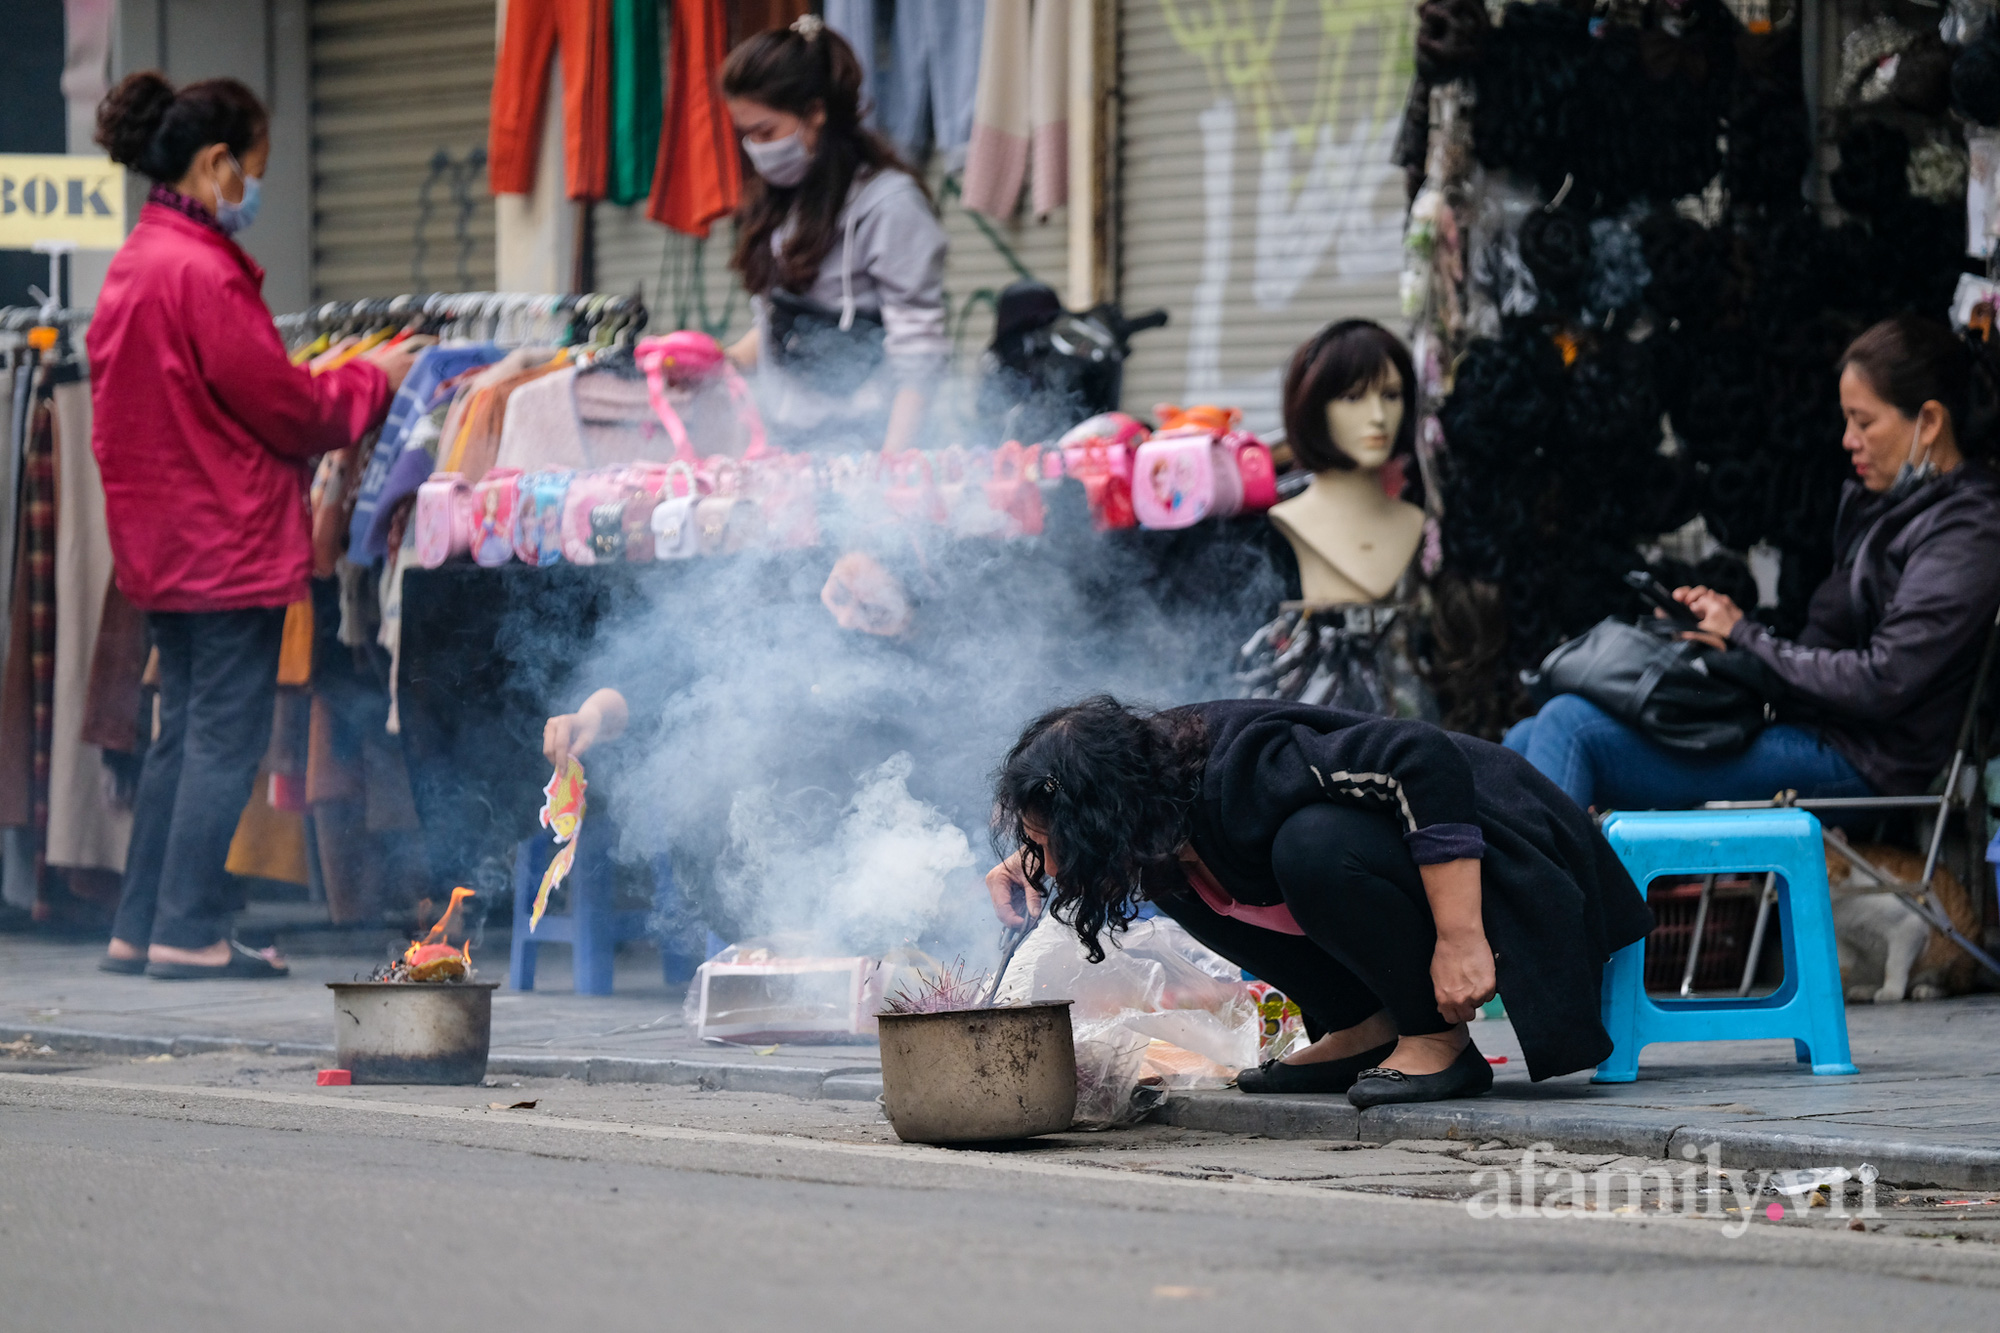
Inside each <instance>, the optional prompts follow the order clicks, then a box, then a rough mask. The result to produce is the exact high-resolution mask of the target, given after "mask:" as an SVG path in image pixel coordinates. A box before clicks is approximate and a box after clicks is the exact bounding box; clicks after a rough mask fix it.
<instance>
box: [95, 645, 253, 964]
mask: <svg viewBox="0 0 2000 1333" xmlns="http://www.w3.org/2000/svg"><path fill="white" fill-rule="evenodd" d="M147 621H148V623H149V625H150V627H151V629H152V633H153V643H154V645H155V646H156V647H157V648H158V649H159V650H160V736H159V739H158V740H156V741H154V742H153V744H152V747H151V748H150V749H148V750H147V751H146V764H145V767H144V768H143V769H142V770H140V774H139V790H138V795H137V797H136V798H135V799H134V801H133V809H132V845H131V850H130V851H129V852H127V853H126V858H125V886H124V891H123V893H122V894H121V895H120V897H119V900H118V918H117V920H116V921H115V922H113V924H112V927H111V933H112V935H113V936H115V937H116V938H118V939H121V940H124V941H125V942H126V943H128V944H134V945H137V946H138V947H140V948H142V949H143V948H145V947H146V945H148V944H164V945H168V946H169V947H172V948H176V949H201V948H206V947H207V946H209V945H211V944H214V943H215V942H216V941H217V940H220V939H225V938H227V937H228V934H229V915H230V911H231V908H232V906H233V902H232V897H231V894H230V890H229V880H228V874H227V872H226V871H225V870H224V869H223V867H224V865H225V863H226V862H227V861H228V859H229V842H230V839H231V838H233V837H234V836H235V834H236V824H237V821H238V820H240V819H241V818H242V815H243V807H244V805H245V804H246V803H247V802H248V801H249V799H250V788H251V785H252V784H253V783H255V781H256V780H257V765H258V764H259V763H260V762H261V761H262V760H263V758H264V751H265V749H266V747H268V746H269V745H270V743H271V709H272V705H273V704H274V702H275V700H276V695H277V689H278V649H279V646H280V644H281V643H282V641H283V636H284V629H285V609H284V608H283V607H258V608H254V609H251V610H245V611H199V612H154V613H153V614H151V615H150V616H148V617H147Z"/></svg>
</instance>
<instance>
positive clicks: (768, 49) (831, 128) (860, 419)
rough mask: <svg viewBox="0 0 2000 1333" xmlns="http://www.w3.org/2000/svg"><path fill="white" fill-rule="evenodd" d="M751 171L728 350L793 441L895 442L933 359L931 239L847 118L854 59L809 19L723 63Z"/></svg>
mask: <svg viewBox="0 0 2000 1333" xmlns="http://www.w3.org/2000/svg"><path fill="white" fill-rule="evenodd" d="M722 90H723V95H724V97H725V98H726V99H727V102H728V105H729V115H730V118H731V119H732V120H733V121H734V122H735V124H736V130H737V133H738V134H739V135H741V136H742V143H743V151H744V152H745V154H747V155H748V157H749V159H750V165H751V166H752V167H753V168H755V172H756V175H755V178H754V179H752V180H750V181H749V182H748V183H747V184H746V187H745V192H744V198H743V204H742V207H741V208H740V209H739V210H738V211H737V215H736V254H735V257H734V258H733V259H732V260H731V264H732V266H733V267H734V268H735V269H736V271H737V272H738V273H740V274H741V275H742V277H743V283H744V285H745V286H746V287H748V288H749V290H750V292H751V295H752V297H753V298H754V304H755V308H756V312H757V323H756V327H755V329H753V330H752V331H751V332H750V333H749V334H748V335H746V336H745V337H744V338H743V339H742V340H741V341H740V342H738V343H737V344H736V345H735V346H734V347H732V348H731V349H730V355H732V356H733V357H735V358H736V359H737V361H738V362H739V363H741V364H743V365H744V366H746V367H748V366H752V365H755V366H756V367H758V369H759V371H760V372H761V378H762V385H761V387H762V389H763V391H764V392H763V394H762V399H763V402H764V405H765V409H766V410H765V416H766V420H767V421H768V422H769V423H770V425H771V427H772V430H773V433H774V434H776V435H777V436H778V438H779V442H780V443H782V444H784V445H786V446H787V447H790V448H794V449H811V450H819V451H825V450H852V449H867V448H886V449H890V450H901V449H904V448H908V447H909V446H910V445H912V444H913V443H915V439H916V432H917V428H918V426H919V424H920V423H921V421H922V417H923V412H924V405H925V402H926V397H927V392H928V386H929V385H931V384H933V383H935V382H936V380H937V378H938V376H940V375H941V374H942V373H943V372H944V369H945V363H946V360H947V358H948V357H949V354H950V351H951V347H950V343H949V342H948V341H947V339H946V337H945V312H944V258H945V245H946V242H945V234H944V228H943V226H942V225H940V224H939V222H938V220H937V216H936V214H935V213H934V212H933V211H932V208H931V203H930V198H929V196H928V195H926V193H925V192H924V187H923V185H922V183H921V182H919V180H918V179H917V176H916V174H915V173H914V172H913V171H911V170H910V168H909V167H908V166H907V165H906V164H905V163H904V162H902V161H901V160H900V159H899V158H898V157H897V156H896V151H895V149H893V148H891V147H890V146H889V144H888V142H887V141H886V140H885V139H883V138H882V137H881V136H880V135H878V134H876V133H875V132H873V131H872V130H869V129H867V128H865V127H864V126H863V125H862V124H861V116H862V111H863V107H862V105H861V64H860V61H859V60H857V59H856V57H855V54H854V50H853V48H852V47H850V46H848V44H847V43H846V42H845V41H843V40H842V39H841V37H840V35H839V34H838V33H836V32H833V31H832V30H830V29H828V28H827V27H826V25H825V24H824V23H822V22H821V21H820V20H819V19H817V18H815V17H812V16H810V15H808V16H807V17H805V18H801V19H800V20H798V22H796V23H794V24H793V25H792V26H791V27H790V28H784V29H778V30H776V31H773V32H765V33H760V34H758V35H757V36H755V37H752V38H750V39H749V40H748V41H746V42H744V43H743V44H742V45H741V46H738V47H737V48H736V49H735V50H734V51H732V52H730V54H729V59H728V60H727V62H725V63H724V65H723V67H722Z"/></svg>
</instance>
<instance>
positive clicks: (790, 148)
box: [743, 129, 813, 190]
mask: <svg viewBox="0 0 2000 1333" xmlns="http://www.w3.org/2000/svg"><path fill="white" fill-rule="evenodd" d="M743 151H744V152H745V153H748V154H749V155H750V165H751V166H753V167H755V168H756V169H757V174H758V175H759V176H762V177H763V178H764V179H765V180H767V181H769V182H770V183H771V184H773V185H775V186H777V187H778V188H779V189H781V190H789V189H791V188H792V187H793V186H794V185H797V184H798V183H799V182H800V181H802V180H804V179H805V178H806V172H808V171H810V170H811V169H812V161H813V155H812V152H811V150H810V149H808V148H807V147H806V141H805V131H804V130H802V129H799V130H793V131H792V132H791V133H790V134H787V135H786V136H785V137H784V138H782V139H773V140H771V141H770V142H769V143H758V142H757V141H756V140H754V139H745V140H744V141H743Z"/></svg>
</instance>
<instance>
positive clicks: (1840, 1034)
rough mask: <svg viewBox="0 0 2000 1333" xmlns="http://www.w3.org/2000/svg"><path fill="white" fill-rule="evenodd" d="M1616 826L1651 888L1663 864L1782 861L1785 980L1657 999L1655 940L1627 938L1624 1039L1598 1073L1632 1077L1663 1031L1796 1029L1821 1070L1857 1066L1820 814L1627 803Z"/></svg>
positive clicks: (1694, 1035)
mask: <svg viewBox="0 0 2000 1333" xmlns="http://www.w3.org/2000/svg"><path fill="white" fill-rule="evenodd" d="M1604 836H1605V837H1606V838H1607V839H1609V840H1610V843H1611V848H1612V850H1613V851H1615V852H1617V853H1618V859H1619V860H1621V861H1623V862H1624V863H1625V868H1626V869H1627V870H1629V871H1631V872H1632V878H1633V879H1634V880H1636V881H1637V882H1638V883H1639V885H1640V887H1641V889H1643V888H1644V887H1645V886H1646V885H1647V884H1648V883H1650V882H1651V881H1652V880H1654V879H1655V878H1657V877H1658V876H1661V875H1707V874H1712V873H1715V872H1718V871H1735V872H1741V871H1749V872H1753V873H1764V872H1771V871H1775V872H1777V876H1778V878H1777V893H1778V929H1779V936H1780V939H1781V941H1782V944H1783V949H1784V960H1785V980H1784V984H1782V985H1781V986H1779V987H1778V989H1777V990H1776V991H1774V992H1772V993H1771V994H1769V995H1765V996H1760V997H1758V998H1756V999H1742V1000H1739V999H1734V998H1730V999H1690V1000H1683V999H1678V998H1676V999H1655V998H1653V997H1652V996H1650V995H1648V994H1646V942H1645V941H1644V940H1640V941H1639V942H1638V943H1636V944H1631V945H1627V946H1626V947H1625V948H1623V949H1620V950H1619V951H1618V952H1617V953H1615V954H1613V955H1612V956H1611V959H1610V961H1609V962H1607V963H1606V964H1605V965H1604V996H1603V1001H1602V1014H1603V1018H1604V1026H1605V1028H1606V1029H1607V1030H1609V1032H1610V1033H1611V1041H1612V1051H1611V1058H1610V1059H1608V1060H1606V1061H1605V1062H1604V1063H1603V1064H1601V1065H1599V1066H1598V1067H1597V1074H1596V1076H1595V1077H1594V1078H1592V1080H1591V1081H1592V1082H1593V1083H1630V1082H1631V1081H1632V1080H1633V1079H1635V1078H1637V1077H1638V1074H1639V1051H1640V1049H1641V1048H1642V1047H1644V1046H1646V1045H1647V1044H1648V1043H1650V1042H1656V1041H1741V1040H1745V1039H1749V1038H1757V1037H1790V1038H1791V1039H1792V1044H1793V1047H1794V1049H1795V1050H1796V1051H1797V1054H1798V1058H1799V1063H1801V1064H1810V1065H1811V1066H1812V1070H1813V1073H1815V1074H1852V1073H1854V1072H1855V1068H1854V1063H1853V1061H1852V1059H1851V1058H1850V1056H1849V1054H1848V1049H1847V1009H1846V1006H1845V1004H1844V1002H1843V1000H1842V997H1841V990H1840V959H1839V956H1838V953H1837V951H1836V949H1835V946H1834V938H1833V899H1832V895H1831V893H1830V891H1829V890H1828V888H1827V882H1826V850H1825V846H1824V845H1823V844H1822V843H1821V841H1820V829H1819V820H1817V819H1815V818H1813V816H1812V815H1810V814H1808V813H1806V812H1805V811H1803V810H1792V809H1769V810H1674V811H1657V812H1647V813H1643V814H1626V813H1616V814H1613V815H1611V816H1610V817H1609V818H1608V819H1606V820H1605V821H1604Z"/></svg>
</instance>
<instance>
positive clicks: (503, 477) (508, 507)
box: [471, 467, 521, 569]
mask: <svg viewBox="0 0 2000 1333" xmlns="http://www.w3.org/2000/svg"><path fill="white" fill-rule="evenodd" d="M520 480H521V469H519V468H513V467H496V468H494V469H492V470H491V471H490V472H488V473H487V474H486V475H485V476H483V477H481V478H480V479H479V484H478V485H476V486H474V487H473V488H472V532H471V542H472V558H473V560H474V561H476V562H477V563H479V564H480V565H483V566H485V567H487V568H489V569H490V568H493V567H494V566H496V565H504V564H506V563H507V562H508V561H509V560H512V559H513V558H514V509H515V506H516V505H517V504H518V503H519V502H520V496H519V494H518V493H517V492H518V487H519V482H520Z"/></svg>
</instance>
